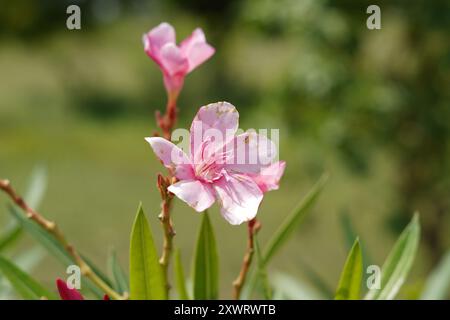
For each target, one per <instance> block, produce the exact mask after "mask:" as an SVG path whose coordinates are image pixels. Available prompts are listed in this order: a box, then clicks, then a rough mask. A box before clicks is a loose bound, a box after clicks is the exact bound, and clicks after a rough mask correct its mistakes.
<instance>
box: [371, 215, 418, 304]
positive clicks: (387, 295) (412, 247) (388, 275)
mask: <svg viewBox="0 0 450 320" xmlns="http://www.w3.org/2000/svg"><path fill="white" fill-rule="evenodd" d="M419 238H420V224H419V217H418V214H415V215H414V217H413V218H412V220H411V222H410V223H409V224H408V226H407V227H406V228H405V229H404V230H403V232H402V234H401V235H400V237H399V238H398V240H397V242H396V243H395V245H394V247H393V248H392V250H391V252H390V253H389V256H388V257H387V258H386V261H385V262H384V264H383V267H382V268H381V287H380V289H372V290H370V291H369V292H368V293H367V295H366V297H365V299H368V300H375V299H377V300H392V299H394V298H395V296H396V295H397V293H398V291H399V290H400V288H401V286H402V285H403V282H404V281H405V279H406V277H407V276H408V273H409V270H410V269H411V266H412V263H413V261H414V257H415V255H416V251H417V247H418V244H419Z"/></svg>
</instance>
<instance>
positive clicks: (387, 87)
mask: <svg viewBox="0 0 450 320" xmlns="http://www.w3.org/2000/svg"><path fill="white" fill-rule="evenodd" d="M69 4H78V5H79V6H80V7H81V12H82V29H81V30H72V31H71V30H68V29H67V28H66V18H67V16H68V15H67V14H66V8H67V6H68V5H69ZM369 4H378V5H379V6H380V7H381V17H382V18H381V19H382V20H381V21H382V29H381V30H373V31H372V30H368V29H367V28H366V19H367V17H368V14H366V8H367V6H368V5H369ZM0 5H1V8H2V9H1V11H0V177H1V178H9V179H11V180H12V181H13V183H14V185H15V186H16V187H17V188H18V189H19V190H20V191H23V190H24V189H25V188H26V183H27V180H28V178H29V175H30V173H31V171H32V170H33V168H34V167H35V166H36V165H39V164H40V165H44V166H45V167H46V168H47V171H48V178H49V186H48V190H47V193H46V195H45V199H44V201H43V203H42V205H41V207H40V210H41V212H42V213H43V214H44V215H46V216H47V217H49V218H51V219H54V220H56V221H57V222H58V223H59V225H60V226H61V228H62V229H63V230H64V231H65V232H66V234H67V236H68V237H69V239H71V241H72V242H73V243H74V244H76V246H77V247H78V248H79V249H80V250H81V251H83V252H84V253H85V254H86V255H87V256H89V257H91V259H92V260H94V261H96V262H97V263H98V264H99V265H102V266H104V265H105V261H106V257H107V253H108V250H109V248H111V247H115V248H116V249H117V251H118V255H119V259H120V261H121V263H122V264H123V265H126V264H127V261H128V246H129V232H130V229H131V224H132V220H133V217H134V214H135V210H136V208H137V205H138V202H139V201H140V200H142V201H143V204H144V209H145V210H146V212H147V214H148V217H149V219H150V221H151V222H152V226H153V231H154V232H155V234H156V238H157V239H158V241H160V239H161V230H160V228H159V224H158V221H157V214H158V213H159V194H158V191H157V189H156V187H155V183H156V174H157V173H158V172H164V170H163V168H162V167H161V165H160V164H159V162H158V161H157V159H156V158H155V156H154V155H153V152H152V151H151V149H150V148H149V147H148V145H147V144H146V143H145V141H144V139H143V138H144V137H145V136H149V135H151V134H152V133H153V132H154V130H155V124H154V123H155V121H154V112H155V110H157V109H164V106H165V91H164V88H163V84H162V77H161V74H160V70H159V69H158V68H157V67H156V65H155V64H154V63H153V62H152V61H151V60H150V59H149V58H148V57H147V56H146V55H145V54H144V51H143V46H142V43H141V36H142V34H143V33H144V32H147V31H148V30H149V29H151V28H152V27H154V26H156V25H157V24H159V23H160V22H162V21H167V22H169V23H171V24H172V25H173V26H174V27H175V28H176V30H177V38H178V40H181V39H183V38H185V37H186V36H188V35H189V34H190V33H191V32H192V30H193V29H194V28H195V27H201V28H203V29H204V31H205V33H206V36H207V39H208V42H209V43H211V44H212V45H213V46H214V47H215V48H216V49H217V52H216V54H215V55H214V56H213V58H212V59H211V60H209V61H208V62H207V63H205V64H204V65H202V66H201V67H200V68H199V69H197V70H195V72H193V73H192V74H190V75H189V76H188V77H187V79H186V83H185V87H184V90H183V92H182V94H181V97H180V99H179V110H180V119H179V122H178V126H179V127H188V126H189V125H190V122H191V120H192V118H193V116H194V115H195V113H196V111H197V109H198V108H199V107H200V106H202V105H204V104H207V103H210V102H216V101H221V100H226V101H229V102H231V103H233V104H234V105H235V106H236V107H237V108H238V110H239V112H240V116H241V117H240V118H241V120H240V121H241V127H242V128H244V129H247V128H279V129H280V141H281V145H280V152H281V156H280V159H283V160H286V162H287V170H286V173H285V176H284V178H283V180H282V183H281V188H280V190H279V191H275V192H271V193H269V194H267V196H266V197H265V199H264V202H263V204H262V206H261V208H260V211H259V214H258V217H259V219H260V220H261V222H262V224H263V228H262V230H261V233H260V235H261V238H262V240H263V241H264V239H267V238H268V236H269V235H270V234H271V233H272V232H273V231H274V230H275V228H276V227H277V225H278V224H279V222H280V221H281V220H282V219H283V218H284V217H285V216H286V215H287V213H288V212H289V211H290V209H291V208H293V206H294V205H295V204H296V202H297V201H298V200H299V199H300V198H301V197H302V196H304V195H305V193H306V192H307V190H308V189H309V188H310V187H311V186H312V184H313V183H314V182H315V181H316V180H317V179H318V177H319V176H320V175H321V173H322V172H324V171H327V172H329V173H330V175H331V177H330V180H329V183H328V184H327V186H326V189H325V191H324V192H323V193H322V195H321V197H320V199H319V201H318V204H317V205H316V207H315V208H314V210H313V212H312V213H311V214H310V215H309V216H308V218H307V221H306V223H305V224H304V225H302V226H301V228H299V230H298V232H297V234H296V235H295V237H294V239H292V240H291V241H290V243H289V245H288V246H287V247H286V248H285V249H284V250H283V252H282V253H281V254H280V255H279V256H278V259H276V261H275V262H274V263H273V264H271V266H270V268H271V270H272V271H273V272H283V273H289V274H292V275H294V276H296V277H298V278H301V279H303V280H304V281H306V282H310V280H311V276H310V273H311V272H314V273H315V274H317V275H319V276H320V277H321V278H322V279H323V281H324V283H325V285H326V286H327V287H328V288H329V289H330V290H331V291H333V290H334V289H335V286H336V284H337V281H338V277H339V274H340V271H341V269H342V266H343V263H344V260H345V257H346V253H347V251H348V249H349V243H348V241H347V240H346V237H345V232H344V230H345V228H346V227H345V226H347V227H348V225H349V223H350V224H351V225H352V226H353V228H354V229H355V230H356V232H357V233H358V234H359V235H360V238H361V240H362V242H363V246H364V249H365V250H366V254H367V257H369V259H370V262H371V263H375V264H381V263H382V262H383V261H384V258H385V256H386V255H387V253H388V252H389V250H390V248H391V246H392V244H393V243H394V241H395V239H396V237H397V235H398V234H399V232H400V231H401V230H402V229H403V227H404V226H405V225H406V224H407V222H408V221H409V219H410V218H411V216H412V214H413V212H414V211H415V210H418V211H420V213H421V223H422V226H423V233H422V239H421V245H420V250H419V256H418V257H417V258H416V262H415V264H414V268H413V272H412V274H411V276H410V277H409V279H408V285H407V286H405V287H404V290H403V292H402V297H404V298H408V297H414V295H415V292H416V291H417V289H418V288H420V287H421V286H422V285H423V280H424V277H425V276H426V275H427V273H428V272H429V271H430V270H431V269H432V268H433V267H434V266H435V264H436V263H437V262H438V261H439V259H440V257H441V256H442V255H443V253H444V252H445V251H446V250H447V249H448V248H449V244H450V237H449V234H450V232H449V230H450V203H449V201H450V200H449V199H450V160H449V154H450V148H449V140H450V139H449V138H450V90H449V88H450V41H449V39H450V2H448V1H425V0H413V1H370V2H368V1H358V2H356V1H350V0H344V1H325V0H244V1H237V0H234V1H208V0H196V1H185V0H165V1H162V0H160V1H152V0H149V1H144V0H134V1H119V0H91V1H75V0H72V1H66V0H64V1H62V0H60V1H54V0H40V1H33V0H16V1H6V0H2V1H0ZM0 202H1V204H2V207H1V211H0V224H1V225H6V224H7V222H8V221H9V220H10V217H9V215H8V213H7V210H6V209H5V206H4V204H6V203H7V199H6V197H4V196H1V198H0ZM212 213H213V224H214V227H215V229H216V231H217V240H218V245H219V250H220V259H221V260H220V269H221V274H222V278H221V292H222V296H223V297H224V298H226V297H230V293H231V281H232V279H233V278H234V277H235V276H236V275H237V273H238V271H239V268H240V263H241V260H242V256H243V254H244V248H245V241H246V240H245V238H246V228H245V227H244V226H241V227H233V226H230V225H228V224H227V223H226V222H225V220H223V219H222V218H221V217H220V215H219V213H218V210H217V206H214V209H213V210H212ZM173 220H174V224H175V229H176V231H177V236H176V239H175V241H176V245H177V246H178V247H179V248H181V249H182V258H183V260H184V261H185V262H186V265H187V266H188V265H190V259H191V255H192V251H193V246H194V243H195V238H196V233H197V227H198V224H199V221H200V216H199V214H197V213H195V212H194V211H193V210H191V209H190V208H188V207H187V206H186V205H185V204H183V203H181V202H180V201H176V203H175V207H174V210H173ZM21 244H22V246H23V247H30V246H32V244H33V241H32V240H31V239H30V238H27V240H26V241H22V242H21ZM159 244H160V242H159ZM22 249H23V248H21V250H22ZM18 251H20V250H18ZM14 254H15V253H14V252H13V253H12V255H14ZM33 273H34V274H35V275H36V276H37V278H38V279H40V280H42V281H43V282H44V283H47V284H50V285H51V284H52V283H53V281H54V279H55V278H56V277H64V276H65V271H64V268H62V267H60V265H59V263H58V262H57V261H56V260H55V259H53V258H52V257H50V256H45V258H44V259H43V260H41V261H40V263H39V265H38V266H37V267H36V268H35V269H34V272H33Z"/></svg>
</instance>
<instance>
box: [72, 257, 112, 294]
mask: <svg viewBox="0 0 450 320" xmlns="http://www.w3.org/2000/svg"><path fill="white" fill-rule="evenodd" d="M80 255H81V258H83V260H84V262H86V264H87V265H88V266H89V267H90V268H91V269H92V271H94V273H95V274H96V275H97V276H98V277H99V278H100V279H102V281H103V282H104V283H106V284H107V285H108V286H109V287H112V285H113V282H112V281H111V279H110V278H109V277H108V276H107V275H106V274H105V273H104V272H103V271H102V270H100V268H99V267H97V266H96V265H95V264H94V263H93V262H92V261H91V260H90V259H89V258H88V257H86V256H85V255H84V254H80Z"/></svg>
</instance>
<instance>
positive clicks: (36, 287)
mask: <svg viewBox="0 0 450 320" xmlns="http://www.w3.org/2000/svg"><path fill="white" fill-rule="evenodd" d="M0 272H1V273H2V274H3V275H4V276H5V277H6V278H7V279H8V280H9V282H10V283H11V285H12V286H13V287H14V289H15V290H16V291H17V293H18V294H20V295H21V296H22V297H23V298H24V299H27V300H38V299H41V298H43V297H45V298H47V299H56V297H55V295H54V294H53V293H51V292H49V291H47V289H45V288H44V287H43V286H42V285H40V284H39V283H38V282H37V281H35V280H34V279H33V278H31V277H30V276H29V275H27V274H26V273H25V272H23V271H22V270H20V269H19V268H18V267H17V266H15V265H14V264H13V263H12V262H10V261H9V260H7V259H5V258H4V257H1V256H0Z"/></svg>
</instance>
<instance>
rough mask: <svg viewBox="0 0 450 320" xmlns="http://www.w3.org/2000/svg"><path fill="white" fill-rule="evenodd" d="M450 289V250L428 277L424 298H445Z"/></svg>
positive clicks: (421, 297)
mask: <svg viewBox="0 0 450 320" xmlns="http://www.w3.org/2000/svg"><path fill="white" fill-rule="evenodd" d="M449 291H450V251H447V253H446V254H445V255H444V257H443V258H442V260H441V261H440V262H439V264H438V265H437V267H436V268H435V269H434V270H433V271H432V273H431V274H430V276H429V277H428V279H427V281H426V283H425V287H424V290H423V292H422V295H421V296H420V299H422V300H445V299H446V298H447V295H448V293H449Z"/></svg>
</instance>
